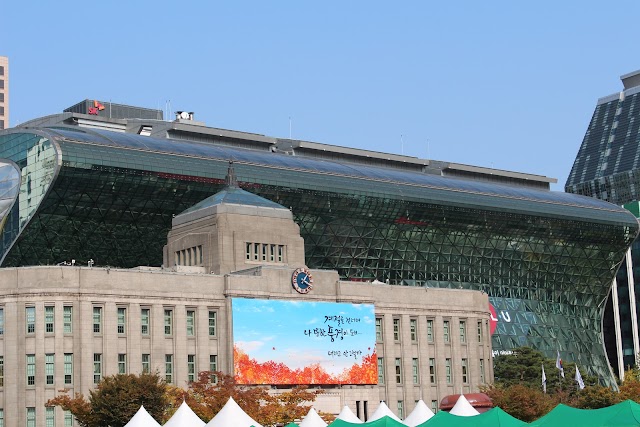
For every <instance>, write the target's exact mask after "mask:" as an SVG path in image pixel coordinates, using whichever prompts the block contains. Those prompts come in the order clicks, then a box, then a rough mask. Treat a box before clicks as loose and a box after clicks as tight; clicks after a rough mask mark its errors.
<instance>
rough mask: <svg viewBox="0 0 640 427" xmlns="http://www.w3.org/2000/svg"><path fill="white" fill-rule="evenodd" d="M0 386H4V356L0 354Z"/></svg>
mask: <svg viewBox="0 0 640 427" xmlns="http://www.w3.org/2000/svg"><path fill="white" fill-rule="evenodd" d="M0 387H4V356H0ZM0 427H1V426H0Z"/></svg>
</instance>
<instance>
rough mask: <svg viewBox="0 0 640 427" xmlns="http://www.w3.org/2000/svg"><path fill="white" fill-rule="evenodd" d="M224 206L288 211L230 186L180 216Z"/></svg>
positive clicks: (262, 198)
mask: <svg viewBox="0 0 640 427" xmlns="http://www.w3.org/2000/svg"><path fill="white" fill-rule="evenodd" d="M222 204H231V205H244V206H256V207H263V208H272V209H284V210H288V209H287V208H285V207H284V206H281V205H279V204H277V203H275V202H272V201H271V200H268V199H265V198H264V197H260V196H258V195H256V194H253V193H249V192H248V191H245V190H243V189H241V188H239V187H233V186H228V187H225V188H224V189H222V190H221V191H220V192H218V193H216V194H214V195H213V196H211V197H207V198H206V199H204V200H203V201H201V202H198V203H196V204H195V205H193V206H191V207H190V208H188V209H186V210H184V211H183V212H182V213H180V215H182V214H186V213H189V212H195V211H197V210H200V209H205V208H208V207H211V206H217V205H222ZM176 216H178V215H176Z"/></svg>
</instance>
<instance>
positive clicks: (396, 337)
mask: <svg viewBox="0 0 640 427" xmlns="http://www.w3.org/2000/svg"><path fill="white" fill-rule="evenodd" d="M393 340H394V341H400V319H393Z"/></svg>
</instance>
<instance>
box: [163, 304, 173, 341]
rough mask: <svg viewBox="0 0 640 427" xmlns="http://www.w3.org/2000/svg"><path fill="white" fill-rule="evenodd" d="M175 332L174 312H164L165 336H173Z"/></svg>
mask: <svg viewBox="0 0 640 427" xmlns="http://www.w3.org/2000/svg"><path fill="white" fill-rule="evenodd" d="M172 332H173V310H167V309H165V310H164V334H165V335H171V334H172Z"/></svg>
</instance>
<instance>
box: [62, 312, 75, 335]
mask: <svg viewBox="0 0 640 427" xmlns="http://www.w3.org/2000/svg"><path fill="white" fill-rule="evenodd" d="M62 322H63V330H64V333H65V334H70V333H72V332H73V307H72V306H70V305H65V306H64V307H62Z"/></svg>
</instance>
